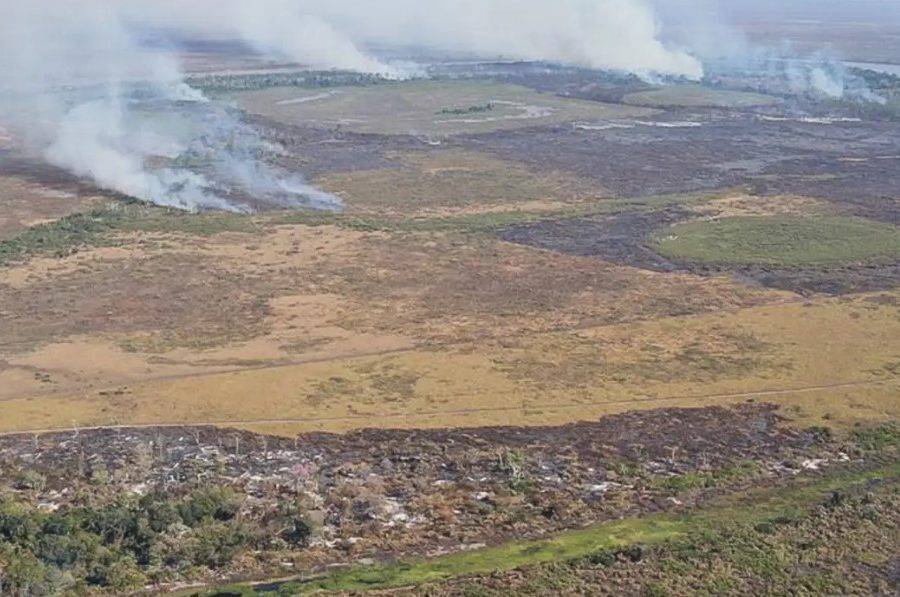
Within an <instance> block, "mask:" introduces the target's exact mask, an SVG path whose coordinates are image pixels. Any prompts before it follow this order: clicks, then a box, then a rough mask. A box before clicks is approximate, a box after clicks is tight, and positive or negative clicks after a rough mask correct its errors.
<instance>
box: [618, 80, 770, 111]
mask: <svg viewBox="0 0 900 597" xmlns="http://www.w3.org/2000/svg"><path fill="white" fill-rule="evenodd" d="M623 101H624V102H625V103H626V104H631V105H634V106H647V107H652V108H663V107H672V106H675V107H685V108H701V107H706V108H752V107H757V106H770V105H773V104H777V103H778V102H779V100H778V98H775V97H772V96H769V95H762V94H759V93H747V92H741V91H728V90H725V89H711V88H709V87H702V86H700V85H671V86H667V87H663V88H661V89H654V90H651V91H639V92H636V93H631V94H629V95H626V96H625V98H624V99H623Z"/></svg>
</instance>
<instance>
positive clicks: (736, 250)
mask: <svg viewBox="0 0 900 597" xmlns="http://www.w3.org/2000/svg"><path fill="white" fill-rule="evenodd" d="M653 242H654V244H655V247H656V248H657V249H658V250H659V252H660V253H661V254H663V255H665V256H667V257H670V258H673V259H678V260H682V261H690V262H697V263H713V264H736V265H753V264H762V265H774V266H786V267H792V266H808V265H829V264H840V263H855V262H867V261H879V260H890V259H895V258H897V257H898V256H900V229H898V228H897V227H896V226H892V225H890V224H882V223H879V222H873V221H869V220H862V219H855V218H843V217H834V216H831V217H829V216H819V217H799V216H778V217H731V218H723V219H713V220H704V221H694V222H686V223H682V224H677V225H675V226H673V227H670V228H668V229H665V230H663V231H661V232H659V233H657V234H656V236H655V237H654V238H653Z"/></svg>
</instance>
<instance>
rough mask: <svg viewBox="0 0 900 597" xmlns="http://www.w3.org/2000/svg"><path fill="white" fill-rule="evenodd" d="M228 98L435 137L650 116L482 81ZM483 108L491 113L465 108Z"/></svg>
mask: <svg viewBox="0 0 900 597" xmlns="http://www.w3.org/2000/svg"><path fill="white" fill-rule="evenodd" d="M231 97H232V99H234V100H235V101H236V102H237V103H238V105H240V106H241V107H242V108H243V109H245V110H247V111H249V112H253V113H258V114H261V115H263V116H267V117H270V118H273V119H275V120H277V121H279V122H283V123H285V124H299V123H302V124H311V125H317V126H327V127H341V128H343V129H346V130H350V131H354V132H359V133H376V134H393V135H407V134H413V135H431V136H437V137H441V136H446V135H454V134H460V133H480V132H488V131H496V130H510V129H516V128H521V127H527V126H536V125H550V124H560V123H564V122H573V121H577V120H603V119H616V118H636V117H645V116H648V115H650V114H652V111H651V110H648V109H646V108H640V107H630V106H622V105H610V104H602V103H598V102H587V101H581V100H574V99H564V98H560V97H557V96H554V95H550V94H542V93H538V92H536V91H532V90H529V89H526V88H524V87H519V86H516V85H507V84H500V83H491V82H483V81H421V82H412V83H396V84H385V85H378V86H373V87H343V88H334V89H331V90H327V92H324V93H323V92H322V91H315V92H302V91H298V90H297V89H294V88H274V89H264V90H259V91H249V92H240V93H235V94H233V95H232V96H231ZM487 103H491V104H492V105H493V106H494V107H493V109H491V110H489V111H484V112H474V113H468V111H467V109H468V108H470V107H472V106H484V105H486V104H487Z"/></svg>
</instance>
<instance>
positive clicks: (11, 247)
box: [0, 202, 255, 265]
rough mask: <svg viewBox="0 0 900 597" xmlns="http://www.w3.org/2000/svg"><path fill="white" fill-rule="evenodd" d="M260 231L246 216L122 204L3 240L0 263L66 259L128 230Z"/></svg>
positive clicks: (111, 243) (111, 241)
mask: <svg viewBox="0 0 900 597" xmlns="http://www.w3.org/2000/svg"><path fill="white" fill-rule="evenodd" d="M254 229H255V223H254V222H253V220H252V218H250V217H249V216H246V215H241V214H234V213H226V212H208V213H190V212H186V211H182V210H178V209H173V208H165V207H157V206H152V205H146V204H143V203H138V202H117V203H108V204H106V205H103V206H100V207H97V208H94V209H92V210H90V211H87V212H84V213H78V214H73V215H70V216H67V217H64V218H61V219H59V220H56V221H55V222H49V223H46V224H40V225H38V226H34V227H32V228H29V229H28V230H25V231H23V232H22V233H21V234H19V235H17V236H15V237H13V238H11V239H8V240H5V241H0V265H6V264H9V263H15V262H22V261H27V260H28V259H31V258H32V257H51V256H57V257H63V256H66V255H69V254H71V253H74V252H76V251H78V250H81V249H85V248H94V247H106V246H114V245H117V244H118V241H117V239H116V238H115V237H116V234H120V233H128V232H150V233H180V234H189V235H195V236H211V235H213V234H218V233H220V232H250V231H252V230H254Z"/></svg>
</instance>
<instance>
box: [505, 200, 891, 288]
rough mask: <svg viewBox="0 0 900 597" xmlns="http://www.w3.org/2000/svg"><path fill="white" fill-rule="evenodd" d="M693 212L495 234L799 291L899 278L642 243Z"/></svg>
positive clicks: (880, 268) (863, 267)
mask: <svg viewBox="0 0 900 597" xmlns="http://www.w3.org/2000/svg"><path fill="white" fill-rule="evenodd" d="M693 217H696V214H692V213H691V212H689V211H687V210H685V209H683V208H680V207H670V208H666V209H661V210H657V211H650V212H626V213H622V214H616V215H611V216H592V217H586V218H576V219H563V220H553V221H543V222H537V223H534V224H527V225H524V226H517V227H513V228H508V229H506V230H504V231H502V232H501V233H500V236H501V238H503V239H504V240H506V241H509V242H514V243H518V244H523V245H528V246H532V247H538V248H541V249H546V250H551V251H557V252H560V253H566V254H570V255H578V256H582V257H599V258H601V259H604V260H606V261H610V262H613V263H620V264H626V265H631V266H634V267H639V268H643V269H649V270H653V271H657V272H676V271H681V272H685V271H686V272H691V273H694V274H698V275H703V276H722V275H731V276H734V277H735V278H737V279H739V280H741V281H743V282H749V283H751V284H758V285H761V286H765V287H768V288H776V289H779V290H789V291H792V292H797V293H800V294H810V293H825V294H846V293H853V292H874V291H878V290H890V289H892V288H896V287H897V285H898V283H900V262H896V261H895V262H893V263H883V264H848V265H828V266H818V267H796V268H787V267H773V266H766V265H710V264H700V263H691V262H686V261H674V260H670V259H667V258H665V257H662V256H661V255H659V254H657V253H656V252H655V251H654V250H653V249H652V248H651V247H649V246H648V244H647V238H648V236H649V235H650V234H651V233H652V232H654V231H655V230H659V229H661V228H665V227H666V226H670V225H672V224H674V223H676V222H679V221H683V220H687V219H691V218H693Z"/></svg>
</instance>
